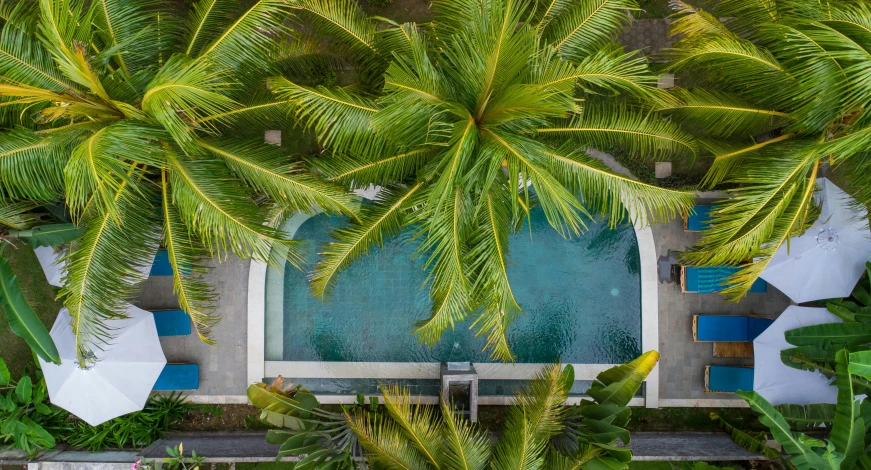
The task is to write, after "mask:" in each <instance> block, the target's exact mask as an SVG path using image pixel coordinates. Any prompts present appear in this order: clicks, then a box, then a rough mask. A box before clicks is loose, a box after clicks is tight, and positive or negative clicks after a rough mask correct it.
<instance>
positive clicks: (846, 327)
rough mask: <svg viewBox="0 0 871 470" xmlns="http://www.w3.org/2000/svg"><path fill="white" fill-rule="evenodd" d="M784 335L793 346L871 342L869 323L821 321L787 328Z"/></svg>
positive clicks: (825, 345)
mask: <svg viewBox="0 0 871 470" xmlns="http://www.w3.org/2000/svg"><path fill="white" fill-rule="evenodd" d="M785 336H786V342H788V343H789V344H792V345H794V346H818V347H822V348H825V347H828V346H830V345H841V346H856V345H860V344H866V343H871V324H868V323H858V322H847V323H823V324H820V325H811V326H804V327H801V328H796V329H794V330H789V331H787V332H786V334H785Z"/></svg>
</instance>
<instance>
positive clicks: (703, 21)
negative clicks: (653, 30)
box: [668, 0, 734, 38]
mask: <svg viewBox="0 0 871 470" xmlns="http://www.w3.org/2000/svg"><path fill="white" fill-rule="evenodd" d="M668 5H669V7H670V8H671V10H672V11H674V14H672V15H671V16H672V19H671V25H670V26H669V30H668V33H669V35H671V36H673V37H674V36H678V37H680V36H683V37H689V38H691V37H694V36H699V35H703V34H721V35H724V36H729V37H733V36H734V34H733V33H732V32H731V31H729V29H728V28H726V26H725V25H724V24H723V23H721V22H720V20H718V19H717V18H716V17H715V16H714V15H712V14H710V13H708V12H707V11H705V10H702V9H701V8H697V7H694V6H692V5H690V4H688V3H684V2H682V1H681V0H669V2H668Z"/></svg>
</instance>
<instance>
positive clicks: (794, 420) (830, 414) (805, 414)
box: [775, 403, 835, 431]
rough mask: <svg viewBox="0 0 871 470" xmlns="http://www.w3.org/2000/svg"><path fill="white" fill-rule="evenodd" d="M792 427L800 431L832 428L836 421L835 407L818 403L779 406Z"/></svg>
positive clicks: (778, 409) (779, 409) (778, 408)
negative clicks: (823, 427) (833, 422)
mask: <svg viewBox="0 0 871 470" xmlns="http://www.w3.org/2000/svg"><path fill="white" fill-rule="evenodd" d="M775 408H776V409H777V411H779V412H780V414H782V415H783V417H784V418H785V419H786V421H787V422H788V423H789V425H790V427H792V428H793V429H796V430H798V431H807V430H816V429H818V428H819V427H821V426H825V427H826V428H827V429H830V428H831V427H832V421H834V419H835V405H833V404H829V403H816V404H812V405H803V406H802V405H777V406H775Z"/></svg>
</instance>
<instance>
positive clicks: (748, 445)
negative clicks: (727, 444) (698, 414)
mask: <svg viewBox="0 0 871 470" xmlns="http://www.w3.org/2000/svg"><path fill="white" fill-rule="evenodd" d="M710 416H711V421H713V422H715V423H717V425H718V426H720V427H721V428H723V430H724V431H726V432H728V433H729V437H731V438H732V442H734V443H735V444H737V445H738V446H739V447H741V448H742V449H746V450H748V451H750V452H753V453H754V454H759V455H762V456H765V457H766V458H769V459H776V458H779V457H780V452H778V450H777V449H772V448H771V447H768V446H767V445H765V444H766V443H767V442H768V435H766V434H765V433H764V432H761V431H760V432H752V431H744V430H741V429H738V428H736V427H735V426H732V425H731V424H729V423H728V422H727V421H726V420H724V419H723V418H722V417H720V415H718V414H717V413H713V412H712V413H711V414H710Z"/></svg>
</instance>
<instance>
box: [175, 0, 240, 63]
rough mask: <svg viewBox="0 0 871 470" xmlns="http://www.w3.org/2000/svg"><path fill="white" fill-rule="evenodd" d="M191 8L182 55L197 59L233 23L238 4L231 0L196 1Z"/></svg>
mask: <svg viewBox="0 0 871 470" xmlns="http://www.w3.org/2000/svg"><path fill="white" fill-rule="evenodd" d="M192 7H193V8H192V9H191V13H190V16H189V17H188V20H187V23H186V24H185V29H186V32H185V36H184V47H185V49H184V53H185V55H187V56H189V57H197V56H198V55H199V53H200V52H201V51H202V49H203V48H204V47H206V46H208V45H209V43H211V42H212V41H214V40H215V38H216V37H217V36H219V35H220V34H221V32H222V31H224V28H226V27H227V25H229V24H230V23H231V22H232V21H233V17H234V14H235V13H237V9H238V3H237V2H234V1H232V0H197V1H195V2H193V5H192Z"/></svg>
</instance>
